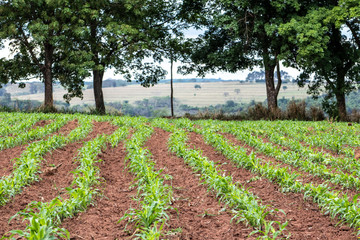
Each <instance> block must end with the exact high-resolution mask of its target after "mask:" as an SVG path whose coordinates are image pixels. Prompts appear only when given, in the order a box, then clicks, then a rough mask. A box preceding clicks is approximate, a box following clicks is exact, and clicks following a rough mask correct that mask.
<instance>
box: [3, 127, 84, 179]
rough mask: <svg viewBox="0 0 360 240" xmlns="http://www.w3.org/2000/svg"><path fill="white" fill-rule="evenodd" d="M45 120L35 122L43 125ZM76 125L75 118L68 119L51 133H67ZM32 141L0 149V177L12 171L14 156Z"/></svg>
mask: <svg viewBox="0 0 360 240" xmlns="http://www.w3.org/2000/svg"><path fill="white" fill-rule="evenodd" d="M46 121H50V120H42V121H41V123H40V122H38V123H36V124H37V125H38V126H44V125H45V124H46ZM77 126H78V122H77V120H73V121H70V122H68V123H66V124H65V125H64V126H63V127H62V128H60V129H59V130H58V131H57V132H55V133H53V134H51V135H54V134H63V135H67V134H68V133H70V132H71V131H72V130H73V129H75V128H76V127H77ZM51 135H49V136H51ZM32 142H34V141H30V142H28V143H26V144H23V145H21V146H16V147H13V148H8V149H4V150H2V151H0V177H3V176H7V175H9V174H10V173H11V172H12V171H13V165H14V163H15V160H16V158H19V157H20V156H21V153H22V152H23V151H25V150H26V147H27V146H29V144H30V143H32Z"/></svg>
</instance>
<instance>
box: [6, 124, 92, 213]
mask: <svg viewBox="0 0 360 240" xmlns="http://www.w3.org/2000/svg"><path fill="white" fill-rule="evenodd" d="M79 124H80V126H79V127H78V128H76V129H74V130H73V131H71V132H70V133H69V134H68V135H67V136H62V135H54V136H52V137H49V138H47V139H43V140H40V141H37V142H33V143H31V144H30V145H29V146H28V147H27V148H26V150H25V151H24V152H23V153H22V154H21V156H20V158H18V159H16V162H15V164H14V170H13V172H12V173H11V174H10V175H8V176H5V177H3V178H1V179H0V206H1V205H5V204H6V203H7V202H9V201H10V200H11V198H12V197H14V196H15V195H16V194H18V193H19V192H21V190H22V188H23V187H25V186H26V185H28V184H30V183H32V182H34V181H39V180H40V179H39V177H38V173H39V172H40V164H41V162H42V161H43V160H44V159H43V156H44V155H45V154H46V153H48V152H50V151H52V150H54V149H56V148H60V147H63V146H65V145H66V144H68V143H71V142H74V141H78V140H80V139H83V138H85V137H86V136H87V135H88V133H89V132H90V131H91V129H92V124H91V120H90V119H89V118H79Z"/></svg>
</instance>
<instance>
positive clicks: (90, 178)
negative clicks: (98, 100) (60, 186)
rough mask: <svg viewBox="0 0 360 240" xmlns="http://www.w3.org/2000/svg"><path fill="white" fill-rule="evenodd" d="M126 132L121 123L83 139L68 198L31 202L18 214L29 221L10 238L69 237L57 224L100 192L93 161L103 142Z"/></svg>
mask: <svg viewBox="0 0 360 240" xmlns="http://www.w3.org/2000/svg"><path fill="white" fill-rule="evenodd" d="M98 120H100V119H98ZM102 120H105V119H102ZM128 131H129V128H128V127H127V126H122V127H120V128H119V129H117V130H116V131H115V132H114V133H113V134H111V135H110V136H107V135H104V134H103V135H100V136H98V137H96V138H95V139H93V140H91V141H89V142H86V143H85V144H84V146H83V147H82V148H81V149H80V150H79V154H78V156H77V158H76V159H75V160H76V161H77V162H78V163H79V167H78V168H77V169H76V170H75V171H74V181H73V183H72V185H71V186H70V187H68V188H66V190H67V193H68V195H69V198H68V199H66V200H63V199H62V198H61V197H60V196H59V197H57V198H55V199H53V200H52V201H51V202H46V203H42V202H33V203H32V204H30V205H29V206H28V207H27V209H25V210H24V211H22V212H19V213H18V214H17V215H20V216H22V217H23V218H24V219H27V220H28V221H29V222H30V224H29V225H28V226H27V227H26V229H25V230H13V231H11V232H12V233H13V235H12V236H10V237H9V238H12V237H13V236H15V235H18V236H20V237H24V238H26V239H34V240H40V239H57V237H61V238H67V239H69V238H70V236H69V232H68V231H67V230H66V229H63V228H60V227H59V225H60V224H61V221H62V220H63V219H64V218H69V217H73V216H74V215H75V214H76V213H79V212H81V211H84V210H86V208H87V207H88V206H89V205H90V204H91V203H93V201H94V197H95V196H97V195H98V194H99V190H98V189H97V188H96V187H97V186H98V185H99V184H100V183H101V178H100V177H99V169H98V167H96V166H95V163H97V162H99V161H101V160H97V156H98V155H99V154H100V153H101V151H102V150H103V149H105V148H106V143H110V144H111V145H112V146H113V147H115V146H117V145H118V143H119V142H120V141H122V140H123V139H125V138H126V136H127V135H128ZM17 215H15V216H17ZM15 216H14V217H15Z"/></svg>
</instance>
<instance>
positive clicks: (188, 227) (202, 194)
mask: <svg viewBox="0 0 360 240" xmlns="http://www.w3.org/2000/svg"><path fill="white" fill-rule="evenodd" d="M169 135H170V133H168V132H165V131H164V130H161V129H155V132H154V134H153V136H152V137H151V139H150V140H149V141H148V142H147V143H146V145H145V146H146V147H147V148H148V149H149V150H150V152H151V153H152V154H153V159H154V161H155V162H156V168H157V169H163V173H164V174H169V175H171V176H172V177H173V179H172V180H169V181H167V184H168V185H171V186H172V187H173V191H174V196H173V197H174V201H173V207H174V208H176V209H177V211H176V210H172V211H170V214H169V216H170V220H169V221H168V222H167V224H168V225H167V226H165V229H164V233H167V232H168V233H169V232H170V231H172V230H176V229H181V232H180V233H176V234H175V233H173V234H171V235H166V236H164V238H166V239H245V238H247V236H248V235H249V234H250V233H251V232H252V231H253V229H252V228H251V227H248V226H245V225H244V224H242V223H240V224H235V223H234V222H233V223H230V221H231V218H232V217H233V215H232V214H231V213H229V212H227V211H224V212H220V211H221V209H222V208H223V207H224V206H223V205H221V204H219V203H218V200H217V199H216V198H215V196H214V195H213V194H212V193H211V192H208V191H207V188H206V187H205V186H204V185H202V184H200V180H199V175H198V174H195V173H194V172H193V171H192V170H191V168H190V167H189V166H187V165H186V164H185V162H184V160H183V159H180V158H178V157H176V156H174V155H173V154H171V153H170V152H169V151H168V148H167V139H168V137H169Z"/></svg>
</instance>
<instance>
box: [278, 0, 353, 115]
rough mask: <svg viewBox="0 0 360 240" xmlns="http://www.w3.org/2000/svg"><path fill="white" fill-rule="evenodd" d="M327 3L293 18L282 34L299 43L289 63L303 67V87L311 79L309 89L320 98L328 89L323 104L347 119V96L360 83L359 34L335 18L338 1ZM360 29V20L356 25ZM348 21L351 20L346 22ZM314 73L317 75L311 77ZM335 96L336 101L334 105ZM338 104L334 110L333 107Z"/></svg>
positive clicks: (281, 31) (282, 28) (289, 57)
mask: <svg viewBox="0 0 360 240" xmlns="http://www.w3.org/2000/svg"><path fill="white" fill-rule="evenodd" d="M322 4H324V5H323V6H319V7H318V8H317V9H315V10H310V11H308V13H307V14H306V15H305V16H303V17H298V18H294V19H292V20H291V21H290V22H289V23H287V24H284V25H283V26H282V27H281V28H280V33H281V34H283V35H284V36H285V35H286V36H288V37H289V39H290V40H291V41H293V42H294V44H296V45H297V51H296V53H295V54H294V53H290V54H288V57H287V59H288V60H287V61H288V64H289V65H292V66H293V67H297V68H298V69H299V70H302V73H301V74H300V76H299V78H298V80H297V81H298V83H299V85H300V86H304V85H305V84H306V83H307V82H309V81H310V82H309V84H308V92H309V93H310V94H312V95H313V96H315V97H317V96H319V95H320V93H321V92H322V91H325V93H326V97H325V99H324V102H323V106H324V107H325V108H328V112H332V113H335V115H337V117H338V118H339V120H341V121H346V120H347V113H346V101H345V98H346V95H347V94H349V93H350V92H351V91H353V90H354V89H356V87H357V85H358V84H359V83H360V75H359V70H360V66H359V64H358V63H359V60H360V51H359V46H358V45H357V43H356V34H355V35H352V36H351V37H350V38H348V36H346V35H345V34H344V31H342V30H341V26H340V25H337V24H336V21H334V18H332V17H331V16H332V11H333V10H334V8H336V7H337V5H336V2H334V1H325V2H324V3H322ZM348 21H351V22H352V24H354V25H353V27H354V29H355V28H357V29H358V28H359V23H357V24H355V23H354V19H348ZM345 22H347V21H345ZM311 74H314V78H313V79H310V76H311ZM333 97H335V99H336V104H335V105H333V104H331V99H332V98H333ZM333 107H335V108H336V109H335V110H336V111H334V109H329V108H333Z"/></svg>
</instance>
